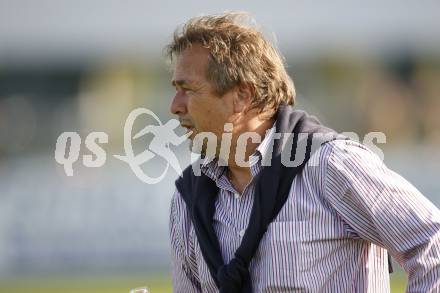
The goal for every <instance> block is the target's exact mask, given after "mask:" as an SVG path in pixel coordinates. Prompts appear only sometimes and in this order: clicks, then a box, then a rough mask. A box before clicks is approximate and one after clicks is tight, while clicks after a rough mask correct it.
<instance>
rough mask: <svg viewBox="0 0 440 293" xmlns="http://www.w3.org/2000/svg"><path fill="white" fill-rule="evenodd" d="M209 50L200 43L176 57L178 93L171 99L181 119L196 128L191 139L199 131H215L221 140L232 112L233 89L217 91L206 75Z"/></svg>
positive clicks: (186, 126) (174, 76)
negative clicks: (221, 93)
mask: <svg viewBox="0 0 440 293" xmlns="http://www.w3.org/2000/svg"><path fill="white" fill-rule="evenodd" d="M208 57H209V51H208V49H206V48H203V47H202V46H201V45H199V44H193V46H192V47H190V48H188V49H186V50H184V51H183V52H181V53H180V54H179V55H178V56H177V59H176V64H175V68H174V74H173V79H172V84H173V86H174V87H175V88H176V94H175V96H174V98H173V100H172V102H171V112H172V113H173V114H175V115H178V116H179V120H180V123H181V125H182V126H183V127H185V128H187V129H188V131H193V133H192V135H191V136H190V138H191V139H193V138H194V136H195V135H196V134H197V133H199V132H212V133H214V134H215V135H216V136H217V141H220V139H221V134H222V133H223V126H224V124H225V123H227V122H230V119H231V117H232V115H233V95H234V93H233V92H228V93H226V94H225V95H223V96H218V95H217V94H216V93H215V90H214V86H213V84H212V83H211V82H209V81H208V80H207V78H206V72H207V66H208Z"/></svg>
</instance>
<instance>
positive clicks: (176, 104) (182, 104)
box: [170, 91, 187, 115]
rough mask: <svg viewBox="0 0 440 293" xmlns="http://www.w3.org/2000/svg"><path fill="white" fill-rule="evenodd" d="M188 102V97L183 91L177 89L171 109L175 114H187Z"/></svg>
mask: <svg viewBox="0 0 440 293" xmlns="http://www.w3.org/2000/svg"><path fill="white" fill-rule="evenodd" d="M186 103H187V97H186V95H184V94H183V93H182V92H180V91H177V92H176V94H175V95H174V98H173V100H172V102H171V108H170V111H171V113H173V114H174V115H183V114H186V111H187V110H186Z"/></svg>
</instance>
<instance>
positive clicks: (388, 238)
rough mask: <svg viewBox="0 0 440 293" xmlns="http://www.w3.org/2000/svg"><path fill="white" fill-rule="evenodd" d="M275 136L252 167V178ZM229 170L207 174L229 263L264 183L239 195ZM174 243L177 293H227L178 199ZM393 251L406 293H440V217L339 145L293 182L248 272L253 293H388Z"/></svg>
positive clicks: (211, 169) (393, 177)
mask: <svg viewBox="0 0 440 293" xmlns="http://www.w3.org/2000/svg"><path fill="white" fill-rule="evenodd" d="M273 133H274V128H272V129H271V130H270V133H268V135H266V137H265V139H264V140H263V142H262V143H261V144H260V145H259V147H258V148H257V151H256V152H255V154H254V155H253V156H252V157H251V174H252V176H253V178H255V176H256V175H257V174H258V172H260V171H261V169H262V166H261V158H262V157H264V156H265V155H267V153H268V145H269V144H268V141H269V140H270V139H271V136H272V135H273ZM225 170H226V169H225V167H223V166H218V165H217V164H216V163H215V162H210V163H208V164H206V165H204V166H202V172H204V173H205V174H206V175H207V176H209V177H210V178H211V179H212V180H214V181H215V182H216V184H217V186H218V187H219V194H218V197H217V200H216V204H215V205H216V212H215V214H214V220H213V225H214V229H215V232H216V234H217V237H218V239H219V242H220V248H221V252H222V256H223V259H224V261H225V263H227V262H229V260H231V259H232V257H233V255H234V252H235V250H236V249H237V248H238V246H239V245H240V241H241V237H242V236H243V235H244V231H245V229H246V227H247V225H248V222H249V218H250V212H251V209H252V204H253V191H254V185H255V182H254V181H253V180H252V181H251V182H250V183H249V184H248V186H247V187H246V188H245V190H244V191H243V193H242V194H239V193H238V192H236V190H235V189H234V187H233V186H232V184H231V183H230V181H229V180H228V178H227V176H226V173H225ZM267 184H270V182H267ZM267 196H270V195H267ZM170 235H171V250H172V251H171V256H172V275H173V287H174V292H179V293H180V292H182V293H191V292H206V293H208V292H218V289H217V287H216V285H215V283H214V280H213V279H212V278H211V275H210V273H209V269H208V266H207V265H206V263H205V261H204V259H203V256H202V253H201V250H200V246H199V243H198V241H197V237H196V235H195V231H194V228H193V225H192V223H191V220H190V216H189V214H188V210H187V208H186V205H185V202H184V201H183V199H182V197H181V196H180V194H179V193H178V192H177V191H176V192H175V194H174V196H173V198H172V202H171V213H170ZM387 250H388V251H389V252H390V253H391V255H392V256H393V257H394V259H395V260H396V261H397V262H399V264H400V265H401V266H402V267H403V268H404V269H405V271H406V272H407V273H408V276H409V280H408V288H407V292H440V211H439V210H438V209H437V208H436V207H435V206H434V205H433V204H432V203H431V202H429V201H428V200H427V199H426V198H425V197H424V196H423V195H422V194H420V192H419V191H418V190H417V189H416V188H415V187H413V186H412V185H411V184H410V183H408V182H407V181H406V180H405V179H403V178H402V177H400V176H399V175H398V174H396V173H394V172H393V171H391V170H389V169H388V168H386V166H385V165H384V164H383V162H382V161H381V160H380V159H379V158H378V157H377V156H376V155H375V154H374V153H373V152H371V151H370V150H368V149H367V148H366V147H365V146H363V145H361V144H359V143H356V142H353V141H343V140H336V141H332V142H329V143H326V144H324V145H323V146H322V147H321V148H320V149H318V150H317V151H316V153H315V154H314V155H313V156H312V157H311V158H310V160H309V161H308V163H307V164H306V166H305V168H304V169H303V171H302V172H301V173H300V174H299V175H297V176H296V177H295V178H294V180H293V182H292V186H291V191H290V194H289V196H288V199H287V201H286V203H285V205H284V206H283V208H282V209H281V211H280V213H279V214H278V216H277V217H276V218H275V220H274V221H273V222H272V223H271V224H270V225H269V226H268V229H267V232H266V233H265V235H264V236H263V238H262V239H261V242H260V245H259V248H258V250H257V252H256V254H255V255H254V257H253V259H252V261H251V263H250V267H249V271H250V276H251V279H252V286H253V290H252V291H253V292H350V293H352V292H374V293H381V292H389V291H390V284H389V274H388V261H387Z"/></svg>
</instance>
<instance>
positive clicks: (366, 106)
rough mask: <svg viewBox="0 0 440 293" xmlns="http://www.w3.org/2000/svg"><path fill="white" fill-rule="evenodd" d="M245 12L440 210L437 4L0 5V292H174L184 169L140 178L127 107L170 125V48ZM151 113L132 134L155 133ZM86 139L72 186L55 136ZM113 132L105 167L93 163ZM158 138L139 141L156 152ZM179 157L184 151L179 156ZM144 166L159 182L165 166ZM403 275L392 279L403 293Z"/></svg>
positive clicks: (302, 91)
mask: <svg viewBox="0 0 440 293" xmlns="http://www.w3.org/2000/svg"><path fill="white" fill-rule="evenodd" d="M226 10H245V11H249V12H250V13H251V14H252V15H253V16H254V17H255V18H256V20H257V22H258V24H259V25H260V26H261V27H262V29H263V31H264V32H265V33H266V35H267V36H268V38H270V39H272V40H274V41H275V42H276V43H277V46H278V47H279V49H280V50H281V52H282V53H283V54H284V56H285V57H286V63H287V65H288V70H289V73H290V74H291V76H292V77H293V79H294V82H295V85H296V88H297V93H298V99H297V108H300V109H305V110H307V111H309V112H311V113H313V114H315V115H317V116H318V117H320V119H321V120H322V122H324V123H326V124H327V125H329V126H331V127H333V128H334V129H337V130H338V131H354V132H356V133H358V135H359V136H360V137H361V141H362V138H363V136H364V135H365V134H366V133H368V132H370V131H381V132H384V133H385V134H386V144H377V145H378V146H379V147H380V148H381V149H382V151H383V153H384V159H385V162H386V164H387V165H388V166H389V167H390V168H391V169H393V170H395V171H397V172H399V173H400V174H402V175H403V176H404V177H406V178H407V179H408V180H409V181H411V182H412V183H413V184H414V185H415V186H416V187H417V188H419V189H420V190H421V191H422V193H424V194H425V195H426V197H428V198H429V199H430V200H431V201H432V202H434V204H436V205H437V206H440V180H438V174H439V169H440V153H439V151H438V145H439V143H440V38H439V36H440V17H439V14H438V13H439V11H440V3H439V2H438V1H436V0H432V1H423V0H422V1H417V2H416V1H412V2H410V1H397V0H388V1H379V0H373V1H368V2H363V3H362V4H360V3H358V2H356V1H348V0H344V1H327V2H324V1H313V2H311V1H287V0H286V1H276V4H275V2H274V3H268V2H259V3H257V2H255V1H243V2H240V3H237V2H236V1H229V0H228V1H222V2H221V4H220V3H215V2H209V1H205V2H202V1H193V0H187V1H184V2H179V1H169V0H162V1H155V2H152V1H117V0H109V1H103V0H88V1H84V0H79V1H67V0H65V1H55V0H40V1H29V0H0V292H30V291H32V292H61V291H62V292H127V293H128V291H129V290H130V289H131V288H134V287H140V286H148V287H149V288H150V289H151V292H152V293H156V292H170V291H171V287H170V275H169V245H168V209H169V202H170V198H171V195H172V192H173V181H174V179H175V178H176V176H177V175H176V173H175V172H174V171H173V170H171V169H170V170H169V171H168V173H167V176H166V178H165V179H164V180H163V181H162V182H161V183H159V184H156V185H148V184H145V183H143V182H141V181H140V180H139V179H137V178H136V176H135V175H134V173H133V172H132V171H131V169H130V168H129V166H128V165H127V164H125V163H124V162H122V161H118V160H116V159H115V158H113V154H123V153H124V150H123V144H122V142H123V129H124V123H125V119H126V118H127V116H128V114H129V113H130V111H131V110H133V109H135V108H137V107H145V108H148V109H150V110H153V111H154V112H155V113H156V114H158V115H159V117H160V118H161V120H162V121H163V122H164V121H167V120H168V119H170V118H172V116H171V115H170V114H169V104H170V101H171V98H172V97H173V92H174V91H173V88H172V87H171V86H170V79H171V73H170V69H169V64H168V63H167V61H166V59H165V58H164V57H163V47H164V46H165V45H166V44H167V43H168V42H169V41H170V39H171V35H172V33H173V31H174V30H175V28H176V27H177V26H178V25H181V24H182V23H184V22H185V21H186V20H187V19H188V18H190V17H192V16H196V15H200V14H207V13H219V12H223V11H226ZM143 119H145V117H144V118H142V119H141V118H140V119H139V121H137V122H136V124H135V128H140V127H142V126H144V125H145V123H146V122H145V121H143ZM64 131H76V132H78V133H79V134H80V136H81V138H82V144H81V156H80V159H79V160H78V161H77V162H75V163H74V165H73V169H74V176H73V177H67V176H66V174H65V173H64V170H63V167H62V166H61V165H59V164H58V163H57V162H56V161H55V159H54V152H55V144H56V140H57V137H58V136H59V135H60V134H61V133H62V132H64ZM92 131H104V132H106V133H108V135H109V143H108V144H103V145H102V147H103V148H104V150H105V151H106V153H107V161H106V164H105V165H104V166H103V167H100V168H86V167H84V165H83V164H82V155H84V154H90V151H89V150H88V149H87V148H86V147H85V145H84V140H85V138H86V136H87V135H88V134H89V133H90V132H92ZM147 142H148V137H146V138H145V140H140V141H139V142H137V143H136V149H141V148H145V147H146V146H147V145H148V144H147ZM175 150H176V152H177V153H178V154H179V158H180V159H181V160H182V162H184V161H185V158H187V155H188V152H187V146H181V147H179V148H178V149H175ZM147 165H149V166H148V167H146V169H145V172H146V173H147V174H150V175H151V176H158V174H160V172H162V171H163V170H164V167H165V161H163V160H162V159H161V158H155V159H154V160H152V161H151V162H150V163H149V164H147ZM405 279H406V278H405V276H404V274H402V272H401V271H398V272H397V273H395V274H393V275H392V281H393V292H403V290H404V289H403V288H404V286H405V282H406V281H405Z"/></svg>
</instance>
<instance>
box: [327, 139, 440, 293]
mask: <svg viewBox="0 0 440 293" xmlns="http://www.w3.org/2000/svg"><path fill="white" fill-rule="evenodd" d="M328 145H330V146H329V147H330V148H331V151H330V152H328V156H327V158H326V164H327V166H326V168H325V175H324V176H325V181H324V196H325V197H326V199H327V200H328V201H329V202H330V204H331V205H332V206H333V207H334V208H335V209H336V211H337V212H338V214H339V215H340V216H341V218H342V219H343V220H344V221H345V222H346V223H347V224H348V225H350V226H351V228H353V229H354V230H355V231H356V232H357V233H358V234H359V236H360V237H362V238H364V239H366V240H369V241H371V242H372V243H375V244H377V245H380V246H382V247H384V248H386V249H387V250H388V251H389V252H390V253H391V255H392V256H393V257H394V258H395V259H396V260H397V261H398V262H399V264H400V265H401V266H402V267H403V268H404V270H405V271H406V272H407V274H408V286H407V292H440V211H439V209H438V208H437V207H435V206H434V205H433V204H432V203H431V202H430V201H429V200H428V199H426V198H425V197H424V196H423V195H422V194H421V193H420V192H419V191H418V190H417V189H416V188H415V187H414V186H413V185H411V184H410V183H409V182H408V181H406V180H405V179H404V178H402V177H401V176H399V175H398V174H396V173H395V172H393V171H391V170H390V169H388V168H387V167H386V166H385V165H384V163H383V162H382V161H381V160H380V158H379V157H378V156H376V155H375V154H374V153H373V152H372V151H370V150H368V149H367V148H366V147H365V146H363V145H361V144H357V143H355V142H350V141H336V142H332V143H328ZM324 148H325V146H324Z"/></svg>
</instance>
